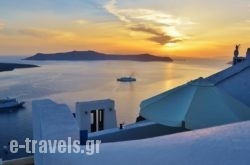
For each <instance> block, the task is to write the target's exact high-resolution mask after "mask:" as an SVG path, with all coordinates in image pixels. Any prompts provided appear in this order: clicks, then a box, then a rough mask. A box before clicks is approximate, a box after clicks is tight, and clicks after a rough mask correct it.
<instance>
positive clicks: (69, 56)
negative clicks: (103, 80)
mask: <svg viewBox="0 0 250 165" xmlns="http://www.w3.org/2000/svg"><path fill="white" fill-rule="evenodd" d="M25 60H65V61H81V60H82V61H94V60H132V61H168V62H171V61H173V60H172V59H171V58H169V57H159V56H155V55H150V54H136V55H119V54H117V55H116V54H104V53H99V52H95V51H72V52H65V53H53V54H44V53H37V54H36V55H34V56H31V57H28V58H25Z"/></svg>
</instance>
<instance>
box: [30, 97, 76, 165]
mask: <svg viewBox="0 0 250 165" xmlns="http://www.w3.org/2000/svg"><path fill="white" fill-rule="evenodd" d="M32 115H33V139H34V140H37V141H38V142H39V141H40V140H47V141H48V140H52V141H53V140H64V141H66V142H67V141H68V138H69V137H70V138H71V139H72V141H73V140H79V128H78V125H77V123H76V121H75V119H74V118H73V115H72V113H71V112H70V110H69V108H68V107H67V105H64V104H56V103H54V102H53V101H51V100H48V99H46V100H36V101H33V102H32ZM67 145H70V144H67ZM34 157H35V164H36V165H45V164H48V162H47V160H46V157H45V156H44V154H42V153H39V149H38V147H36V148H35V154H34Z"/></svg>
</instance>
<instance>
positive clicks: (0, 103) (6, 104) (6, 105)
mask: <svg viewBox="0 0 250 165" xmlns="http://www.w3.org/2000/svg"><path fill="white" fill-rule="evenodd" d="M23 104H24V101H22V102H19V101H18V100H17V99H16V98H5V99H0V110H3V109H12V108H22V107H23Z"/></svg>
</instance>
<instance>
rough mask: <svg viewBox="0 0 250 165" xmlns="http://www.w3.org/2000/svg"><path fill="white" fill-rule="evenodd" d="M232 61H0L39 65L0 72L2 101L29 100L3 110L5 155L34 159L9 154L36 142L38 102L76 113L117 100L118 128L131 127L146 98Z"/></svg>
mask: <svg viewBox="0 0 250 165" xmlns="http://www.w3.org/2000/svg"><path fill="white" fill-rule="evenodd" d="M228 61H229V60H228ZM228 61H226V60H217V59H214V60H204V59H199V60H197V59H195V60H194V59H191V60H175V61H174V62H135V61H87V62H86V61H85V62H83V61H79V62H76V61H74V62H73V61H26V60H22V57H0V62H11V63H28V64H35V65H39V66H40V67H36V68H26V69H16V70H14V71H7V72H0V98H6V97H14V98H17V99H18V100H20V101H25V107H24V108H23V109H18V110H8V111H1V112H0V157H2V158H3V159H4V160H7V159H14V158H20V157H25V156H29V155H31V154H27V153H26V151H25V149H19V151H18V153H16V154H13V153H10V151H9V149H8V146H9V142H10V141H11V140H17V141H18V143H19V144H25V142H24V140H25V139H26V138H30V139H32V106H31V103H32V101H33V100H41V99H47V98H48V99H51V100H53V101H54V102H56V103H63V104H66V105H67V106H68V107H69V109H70V111H71V112H72V113H74V112H75V103H76V102H77V101H92V100H100V99H112V100H114V101H115V109H116V113H117V122H118V124H119V123H125V124H129V123H133V122H135V121H136V117H138V114H139V111H140V103H141V102H142V101H143V100H145V99H148V98H150V97H152V96H154V95H157V94H160V93H162V92H165V91H167V90H169V89H172V88H175V87H177V86H179V85H182V84H184V83H187V82H189V81H190V80H194V79H196V78H199V77H207V76H209V75H212V74H214V73H216V72H218V71H220V70H223V69H225V68H227V67H230V65H229V64H227V62H228ZM123 76H133V77H135V78H136V82H130V83H129V82H127V83H125V82H118V81H117V80H116V79H117V78H119V77H123ZM51 115H53V114H51ZM6 148H7V149H6Z"/></svg>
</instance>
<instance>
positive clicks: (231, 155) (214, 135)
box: [46, 121, 250, 165]
mask: <svg viewBox="0 0 250 165" xmlns="http://www.w3.org/2000/svg"><path fill="white" fill-rule="evenodd" d="M249 137H250V122H249V121H248V122H242V123H236V124H231V125H224V126H220V127H212V128H207V129H201V130H196V131H190V132H185V133H179V134H174V135H167V136H160V137H156V138H149V139H143V140H135V141H126V142H117V143H105V144H101V145H100V153H98V154H94V155H91V156H89V155H86V154H73V153H71V154H68V153H64V154H61V153H55V154H47V155H46V157H47V160H48V161H49V162H51V164H60V165H69V164H72V163H73V164H75V165H76V164H95V165H98V164H100V165H103V164H110V165H113V164H114V165H117V164H119V165H123V164H124V165H125V164H126V165H127V164H133V165H134V164H138V165H141V164H143V165H151V164H152V165H153V164H171V165H175V164H178V165H179V164H192V165H200V164H202V165H215V164H227V165H235V164H239V165H245V164H246V165H247V164H249V162H250V157H249V153H250V147H249V146H250V138H249ZM82 149H84V148H82Z"/></svg>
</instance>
